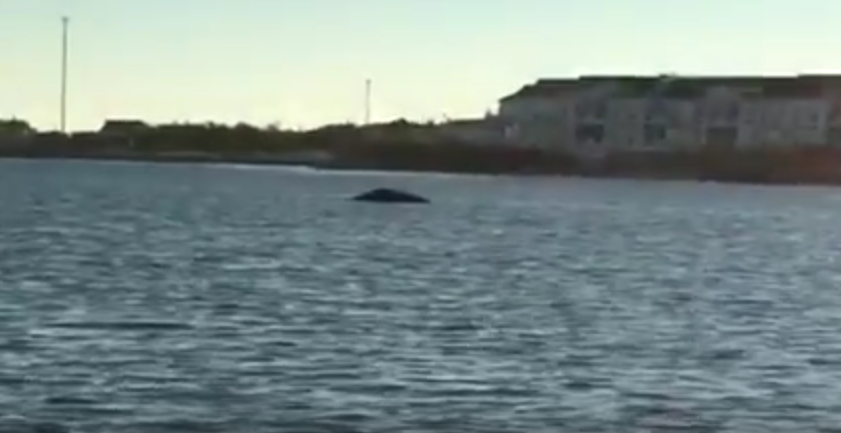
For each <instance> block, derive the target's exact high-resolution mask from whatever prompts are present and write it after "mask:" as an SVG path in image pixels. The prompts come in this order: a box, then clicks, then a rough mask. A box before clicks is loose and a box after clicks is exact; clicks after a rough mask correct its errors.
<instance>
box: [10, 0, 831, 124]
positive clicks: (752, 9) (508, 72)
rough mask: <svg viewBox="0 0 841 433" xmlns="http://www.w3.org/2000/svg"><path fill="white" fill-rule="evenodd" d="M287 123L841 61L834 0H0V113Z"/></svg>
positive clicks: (54, 120)
mask: <svg viewBox="0 0 841 433" xmlns="http://www.w3.org/2000/svg"><path fill="white" fill-rule="evenodd" d="M62 14H67V15H69V16H70V17H71V20H72V22H71V55H70V100H69V110H70V115H69V123H70V127H71V129H76V130H78V129H87V128H97V127H98V126H99V125H100V123H101V122H102V120H103V119H104V118H109V117H132V118H135V117H136V118H143V119H147V120H149V121H152V122H164V121H173V120H194V121H205V120H215V121H220V122H235V121H238V120H243V121H248V122H252V123H256V124H266V123H270V122H274V121H279V122H280V123H282V124H284V125H289V126H296V125H297V126H312V125H316V124H321V123H326V122H339V121H347V120H352V121H359V120H361V119H362V117H363V107H364V82H365V79H366V78H369V77H370V78H371V79H372V80H373V83H374V87H373V116H374V118H375V119H380V120H385V119H389V118H394V117H398V116H405V117H407V118H410V119H418V120H421V119H430V118H436V119H440V118H442V116H444V115H447V116H449V117H460V116H471V115H481V114H482V113H483V112H484V111H485V110H486V109H488V108H493V107H495V104H496V100H497V99H498V98H499V97H500V96H502V95H504V94H506V93H510V92H513V91H515V90H516V89H517V88H518V87H519V86H521V85H522V84H524V83H525V82H528V81H533V80H535V79H536V78H539V77H557V76H568V75H576V74H582V73H657V72H674V73H685V74H686V73H689V74H700V73H767V74H780V73H795V72H802V71H805V72H829V71H835V70H837V71H841V26H839V25H838V24H837V23H838V20H839V18H841V1H839V0H797V1H794V0H704V1H699V0H695V1H691V2H690V1H688V0H685V1H681V0H586V1H584V0H582V1H578V2H573V1H567V0H484V1H479V0H297V1H292V0H0V117H7V116H17V117H21V118H26V119H29V120H31V121H32V122H33V123H34V124H35V125H36V126H38V127H40V128H45V129H48V128H55V127H56V126H57V124H58V97H59V96H58V95H59V71H60V30H61V26H60V18H59V17H60V16H61V15H62Z"/></svg>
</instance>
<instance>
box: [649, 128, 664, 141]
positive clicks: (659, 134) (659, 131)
mask: <svg viewBox="0 0 841 433" xmlns="http://www.w3.org/2000/svg"><path fill="white" fill-rule="evenodd" d="M665 139H666V127H665V126H663V125H645V141H647V142H657V141H663V140H665Z"/></svg>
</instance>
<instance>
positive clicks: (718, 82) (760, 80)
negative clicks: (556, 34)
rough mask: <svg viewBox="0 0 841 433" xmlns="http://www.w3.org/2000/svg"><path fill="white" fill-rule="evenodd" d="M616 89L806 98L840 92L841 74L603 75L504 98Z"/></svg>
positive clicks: (545, 84)
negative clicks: (725, 91)
mask: <svg viewBox="0 0 841 433" xmlns="http://www.w3.org/2000/svg"><path fill="white" fill-rule="evenodd" d="M604 84H609V85H612V86H614V88H613V89H612V92H611V93H612V94H613V95H614V96H616V97H649V96H660V97H664V98H675V99H693V98H698V97H702V96H703V95H705V94H706V92H707V91H709V90H710V89H711V88H714V87H730V88H735V89H737V91H740V92H743V94H744V95H745V96H746V97H759V98H801V97H802V98H805V97H815V96H820V95H821V94H824V93H825V91H826V90H827V89H828V88H835V89H838V90H841V75H794V76H707V77H703V76H701V77H697V76H696V77H693V76H676V75H652V76H635V75H614V76H610V75H604V76H598V75H596V76H582V77H578V78H570V79H541V80H537V81H536V82H535V83H534V84H529V85H526V86H523V87H522V88H520V89H519V90H518V91H517V92H515V93H513V94H511V95H508V96H505V97H503V98H502V99H501V100H500V101H501V102H506V101H510V100H514V99H520V98H533V97H554V96H559V95H563V94H570V93H574V92H578V91H582V90H587V89H590V88H592V87H593V86H596V85H604Z"/></svg>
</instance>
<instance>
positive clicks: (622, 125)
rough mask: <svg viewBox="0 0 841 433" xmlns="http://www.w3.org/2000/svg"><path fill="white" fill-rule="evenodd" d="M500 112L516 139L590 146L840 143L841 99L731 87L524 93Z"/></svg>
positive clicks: (593, 148)
mask: <svg viewBox="0 0 841 433" xmlns="http://www.w3.org/2000/svg"><path fill="white" fill-rule="evenodd" d="M655 102H656V105H657V108H656V109H655V110H652V104H654V103H655ZM833 107H835V108H834V110H835V111H834V113H835V117H833V115H832V113H833ZM500 118H501V119H502V120H503V121H504V122H505V124H506V125H507V127H506V128H507V131H508V133H509V137H510V140H511V141H512V142H514V143H519V144H520V145H524V146H530V147H531V146H534V147H543V148H559V149H565V150H573V151H576V152H585V153H586V152H590V151H593V152H600V151H605V150H616V149H628V150H634V149H636V150H657V149H660V150H671V149H684V148H691V147H697V146H703V145H712V144H719V145H732V146H740V147H751V146H775V145H821V144H827V143H832V144H838V145H839V146H841V98H837V99H834V100H831V99H829V98H818V97H814V98H808V97H789V98H782V97H773V98H762V97H757V96H750V95H749V96H743V95H742V94H740V92H739V91H738V89H729V88H726V87H724V86H719V87H716V88H712V89H710V90H709V91H708V92H706V94H705V95H703V96H702V97H701V98H698V99H660V100H656V101H655V100H653V99H652V98H611V97H610V96H609V94H605V93H604V92H601V93H599V92H589V93H581V92H579V93H574V92H568V93H565V94H563V95H562V96H555V97H551V98H550V97H545V96H541V97H521V98H514V99H511V100H506V101H503V102H502V103H501V105H500ZM599 127H601V128H602V135H601V137H598V128H599ZM582 128H583V129H582Z"/></svg>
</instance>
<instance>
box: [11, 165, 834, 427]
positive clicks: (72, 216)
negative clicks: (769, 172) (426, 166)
mask: <svg viewBox="0 0 841 433" xmlns="http://www.w3.org/2000/svg"><path fill="white" fill-rule="evenodd" d="M377 186H397V187H405V188H410V189H411V190H412V191H415V192H419V193H422V194H425V195H427V196H429V197H430V198H431V199H432V200H433V204H432V205H428V206H382V205H371V204H362V203H353V202H349V201H347V200H346V197H348V196H349V195H352V194H355V193H357V192H360V191H362V190H365V189H368V188H372V187H377ZM840 254H841V190H837V189H820V188H780V187H775V188H770V187H748V186H723V185H713V184H706V185H705V184H691V183H665V182H664V183H653V182H632V181H594V180H572V179H540V178H532V179H519V180H515V179H509V178H481V177H457V176H442V175H436V176H420V175H394V174H391V175H384V174H375V173H373V174H372V173H368V174H350V173H342V174H324V173H316V172H308V171H302V170H290V169H272V168H245V167H224V166H219V167H207V166H187V165H183V166H182V165H161V166H155V165H143V164H119V163H110V164H104V163H84V162H21V161H3V162H0V416H2V418H0V431H2V432H6V431H10V432H13V431H33V432H34V431H38V432H61V431H68V430H69V431H74V432H144V433H145V432H154V433H166V432H202V433H203V432H208V433H211V432H242V433H251V432H253V433H260V432H292V433H309V432H453V433H457V432H488V433H503V432H529V433H537V432H719V431H730V432H795V431H796V432H807V431H826V432H829V431H841V430H832V429H833V428H839V427H841V263H839V257H841V255H840Z"/></svg>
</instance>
